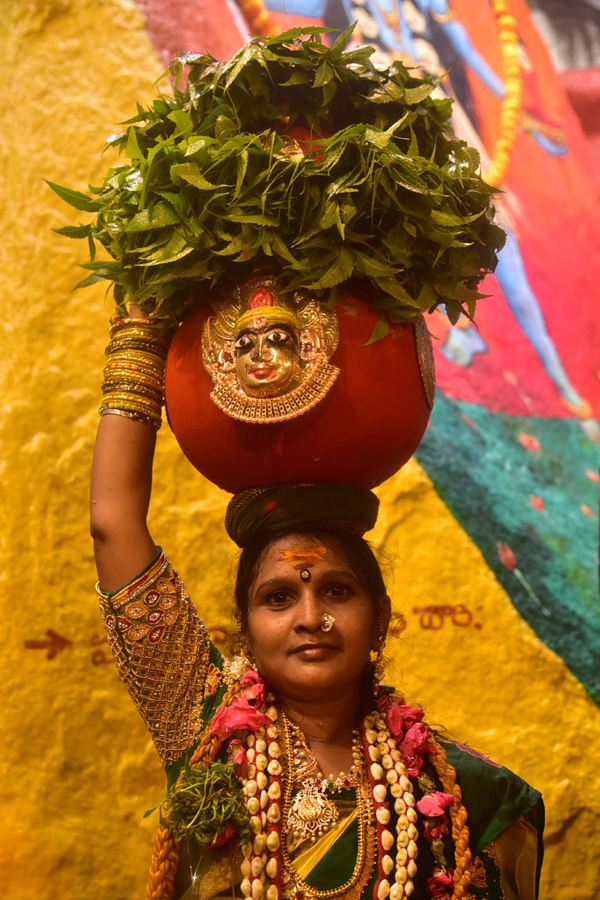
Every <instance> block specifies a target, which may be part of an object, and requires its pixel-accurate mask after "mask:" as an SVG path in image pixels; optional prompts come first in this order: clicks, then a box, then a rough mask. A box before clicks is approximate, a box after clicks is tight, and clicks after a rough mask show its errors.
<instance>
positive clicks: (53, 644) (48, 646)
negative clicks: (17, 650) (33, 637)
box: [25, 628, 73, 659]
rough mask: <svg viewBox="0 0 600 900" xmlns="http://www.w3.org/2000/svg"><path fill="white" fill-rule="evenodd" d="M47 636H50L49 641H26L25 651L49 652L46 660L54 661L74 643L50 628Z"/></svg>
mask: <svg viewBox="0 0 600 900" xmlns="http://www.w3.org/2000/svg"><path fill="white" fill-rule="evenodd" d="M46 634H47V635H48V638H47V640H39V641H25V649H26V650H47V651H48V652H47V653H46V659H54V657H55V656H56V655H57V654H59V653H60V651H61V650H66V649H67V647H70V646H71V644H72V643H73V641H69V640H68V639H67V638H64V637H62V635H60V634H58V633H57V632H56V631H54V630H53V629H52V628H48V630H47V631H46Z"/></svg>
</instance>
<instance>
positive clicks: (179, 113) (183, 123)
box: [167, 109, 194, 137]
mask: <svg viewBox="0 0 600 900" xmlns="http://www.w3.org/2000/svg"><path fill="white" fill-rule="evenodd" d="M167 119H170V121H171V122H174V123H175V125H176V126H177V130H176V132H175V134H176V136H177V137H185V136H186V135H187V134H189V133H190V132H191V131H192V129H193V127H194V126H193V123H192V120H191V118H190V116H189V115H188V113H186V111H185V110H184V109H174V110H173V112H170V113H169V115H168V116H167Z"/></svg>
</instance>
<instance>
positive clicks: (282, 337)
mask: <svg viewBox="0 0 600 900" xmlns="http://www.w3.org/2000/svg"><path fill="white" fill-rule="evenodd" d="M269 340H270V341H271V342H272V343H273V344H283V343H284V342H285V341H288V340H289V335H288V334H286V333H285V331H272V332H271V334H270V335H269Z"/></svg>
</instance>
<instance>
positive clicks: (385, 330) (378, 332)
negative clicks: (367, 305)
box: [365, 313, 390, 347]
mask: <svg viewBox="0 0 600 900" xmlns="http://www.w3.org/2000/svg"><path fill="white" fill-rule="evenodd" d="M389 331H390V323H389V322H388V320H387V318H386V317H385V315H384V314H383V313H382V314H381V315H380V316H379V318H378V319H377V322H376V323H375V327H374V328H373V331H372V332H371V335H370V337H369V340H368V341H365V347H368V345H369V344H374V343H375V342H376V341H380V340H381V339H382V338H384V337H385V336H386V334H389Z"/></svg>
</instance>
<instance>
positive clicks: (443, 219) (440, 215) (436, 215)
mask: <svg viewBox="0 0 600 900" xmlns="http://www.w3.org/2000/svg"><path fill="white" fill-rule="evenodd" d="M483 212H484V210H481V211H480V212H477V213H474V214H473V215H472V216H457V215H455V214H454V213H448V212H444V211H443V210H440V209H434V210H432V211H431V213H430V217H431V220H432V221H433V222H435V223H436V225H447V226H449V227H450V226H453V225H466V224H467V223H468V222H474V221H475V219H478V218H479V217H480V216H482V215H483Z"/></svg>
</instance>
